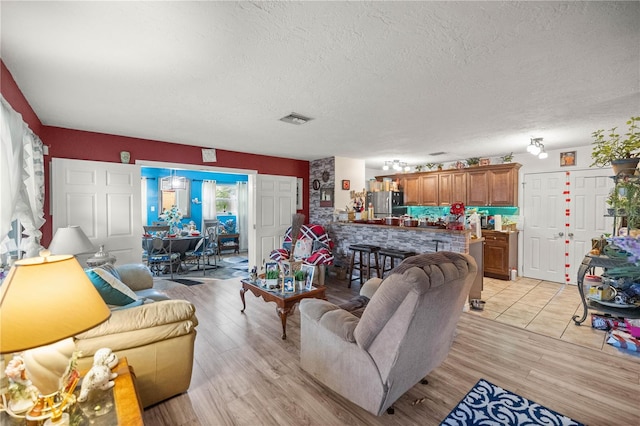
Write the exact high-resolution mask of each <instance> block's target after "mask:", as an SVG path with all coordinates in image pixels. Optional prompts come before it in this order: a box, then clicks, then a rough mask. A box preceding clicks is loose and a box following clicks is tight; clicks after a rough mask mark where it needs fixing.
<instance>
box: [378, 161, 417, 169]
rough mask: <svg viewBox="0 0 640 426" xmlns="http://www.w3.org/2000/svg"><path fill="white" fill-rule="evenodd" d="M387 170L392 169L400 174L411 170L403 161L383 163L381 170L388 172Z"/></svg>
mask: <svg viewBox="0 0 640 426" xmlns="http://www.w3.org/2000/svg"><path fill="white" fill-rule="evenodd" d="M389 169H393V170H395V171H396V172H402V171H405V172H408V171H410V170H411V167H410V166H409V165H408V164H407V163H405V162H404V161H400V160H393V161H385V162H384V166H382V170H389Z"/></svg>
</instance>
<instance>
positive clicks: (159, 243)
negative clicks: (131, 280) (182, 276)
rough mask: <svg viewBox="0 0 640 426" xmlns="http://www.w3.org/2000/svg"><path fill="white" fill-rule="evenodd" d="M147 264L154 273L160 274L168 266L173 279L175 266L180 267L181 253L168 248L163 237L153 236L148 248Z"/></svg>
mask: <svg viewBox="0 0 640 426" xmlns="http://www.w3.org/2000/svg"><path fill="white" fill-rule="evenodd" d="M147 266H148V267H149V269H150V270H151V272H152V273H153V274H154V275H160V274H161V273H163V272H164V270H165V269H166V268H167V267H168V268H169V271H170V274H171V279H173V270H174V268H175V267H176V266H177V267H180V254H179V253H172V252H171V250H167V249H166V248H165V246H164V241H163V240H162V238H158V237H153V238H152V239H151V247H150V248H149V249H148V250H147Z"/></svg>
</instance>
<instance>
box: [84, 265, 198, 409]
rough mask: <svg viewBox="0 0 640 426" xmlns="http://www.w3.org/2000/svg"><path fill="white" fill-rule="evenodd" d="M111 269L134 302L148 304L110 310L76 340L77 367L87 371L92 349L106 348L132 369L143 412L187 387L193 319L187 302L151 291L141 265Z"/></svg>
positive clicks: (193, 333) (189, 304) (146, 272)
mask: <svg viewBox="0 0 640 426" xmlns="http://www.w3.org/2000/svg"><path fill="white" fill-rule="evenodd" d="M116 270H117V271H118V274H119V275H120V280H121V281H122V282H123V283H125V284H126V285H127V286H128V287H129V288H131V289H132V290H133V291H134V292H135V293H136V294H137V295H138V296H139V297H141V298H145V299H153V300H154V302H152V303H145V304H144V305H141V306H136V307H132V308H128V309H121V310H114V311H112V314H111V318H109V320H107V321H106V322H104V323H102V324H100V325H99V326H97V327H95V328H93V329H91V330H88V331H86V332H84V333H82V334H79V335H77V336H76V337H75V343H76V349H77V350H78V351H79V352H80V357H79V359H78V367H79V369H80V370H81V371H84V370H88V369H89V368H91V365H92V362H93V355H94V353H95V352H96V351H97V350H98V349H100V348H104V347H107V348H111V350H113V351H114V352H115V353H116V354H117V355H118V357H121V358H122V357H126V358H127V361H128V363H129V365H130V366H132V367H133V370H134V373H135V375H136V386H137V389H138V393H139V395H140V400H141V401H140V402H141V404H142V406H143V407H148V406H150V405H153V404H155V403H158V402H160V401H162V400H165V399H167V398H170V397H172V396H174V395H178V394H180V393H183V392H185V391H186V390H187V389H188V388H189V384H190V383H191V370H192V367H193V347H194V342H195V337H196V326H197V324H198V320H197V318H196V316H195V308H194V306H193V305H192V304H191V303H190V302H188V301H186V300H170V299H168V298H167V297H166V295H164V294H163V293H160V292H158V291H156V290H154V289H153V277H152V276H151V273H150V271H149V269H148V268H147V267H146V266H145V265H142V264H130V265H121V266H117V267H116Z"/></svg>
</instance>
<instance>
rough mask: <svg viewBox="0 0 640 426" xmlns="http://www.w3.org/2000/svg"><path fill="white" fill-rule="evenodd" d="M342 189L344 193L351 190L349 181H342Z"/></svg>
mask: <svg viewBox="0 0 640 426" xmlns="http://www.w3.org/2000/svg"><path fill="white" fill-rule="evenodd" d="M342 189H344V190H345V191H348V190H350V189H351V181H350V180H343V181H342Z"/></svg>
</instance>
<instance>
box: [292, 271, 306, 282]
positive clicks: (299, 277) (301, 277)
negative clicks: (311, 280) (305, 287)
mask: <svg viewBox="0 0 640 426" xmlns="http://www.w3.org/2000/svg"><path fill="white" fill-rule="evenodd" d="M293 276H294V278H295V279H296V281H304V280H305V279H307V273H306V272H305V271H303V270H302V269H299V270H297V271H295V272H294V273H293Z"/></svg>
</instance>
